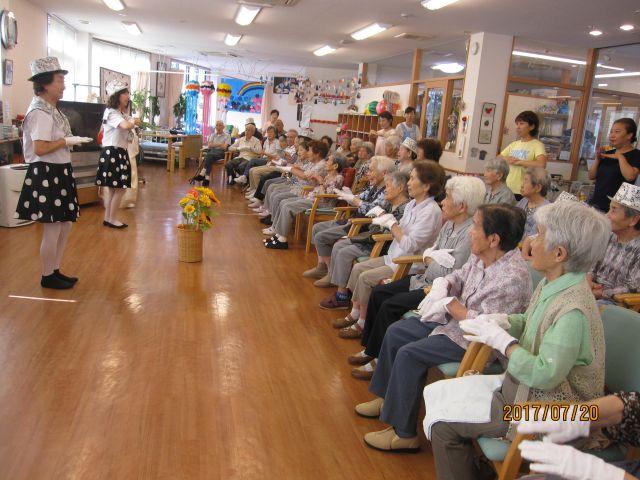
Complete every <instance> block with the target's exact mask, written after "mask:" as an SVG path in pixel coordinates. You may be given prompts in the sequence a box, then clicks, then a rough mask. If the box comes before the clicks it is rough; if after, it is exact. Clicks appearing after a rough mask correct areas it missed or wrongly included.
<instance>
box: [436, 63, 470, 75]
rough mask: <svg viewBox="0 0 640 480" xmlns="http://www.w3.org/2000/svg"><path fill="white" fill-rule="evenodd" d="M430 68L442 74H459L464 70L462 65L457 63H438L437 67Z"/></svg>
mask: <svg viewBox="0 0 640 480" xmlns="http://www.w3.org/2000/svg"><path fill="white" fill-rule="evenodd" d="M431 68H432V69H433V70H440V71H441V72H444V73H459V72H461V71H462V70H464V65H462V64H461V63H457V62H452V63H438V64H437V65H432V66H431Z"/></svg>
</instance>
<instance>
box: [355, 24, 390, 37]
mask: <svg viewBox="0 0 640 480" xmlns="http://www.w3.org/2000/svg"><path fill="white" fill-rule="evenodd" d="M390 26H391V25H387V24H385V23H372V24H371V25H369V26H367V27H364V28H361V29H360V30H358V31H357V32H353V33H352V34H351V38H353V39H354V40H364V39H365V38H369V37H373V36H374V35H377V34H378V33H380V32H384V31H385V30H386V29H387V28H389V27H390Z"/></svg>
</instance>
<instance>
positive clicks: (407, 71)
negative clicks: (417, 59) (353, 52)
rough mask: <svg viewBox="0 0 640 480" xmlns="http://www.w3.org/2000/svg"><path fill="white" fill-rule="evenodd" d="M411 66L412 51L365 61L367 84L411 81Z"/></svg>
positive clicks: (372, 85) (370, 85)
mask: <svg viewBox="0 0 640 480" xmlns="http://www.w3.org/2000/svg"><path fill="white" fill-rule="evenodd" d="M412 66H413V52H409V53H404V54H402V55H396V56H394V57H389V58H383V59H382V60H378V61H377V62H372V63H367V86H369V87H374V86H376V85H384V84H386V83H409V82H410V81H411V68H412Z"/></svg>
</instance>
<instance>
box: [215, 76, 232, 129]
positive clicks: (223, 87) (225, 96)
mask: <svg viewBox="0 0 640 480" xmlns="http://www.w3.org/2000/svg"><path fill="white" fill-rule="evenodd" d="M217 90H218V95H217V97H218V100H217V103H218V105H217V112H218V115H217V117H218V120H222V121H223V122H225V123H226V119H227V100H229V97H230V96H231V85H229V84H228V83H222V82H221V83H218V89H217Z"/></svg>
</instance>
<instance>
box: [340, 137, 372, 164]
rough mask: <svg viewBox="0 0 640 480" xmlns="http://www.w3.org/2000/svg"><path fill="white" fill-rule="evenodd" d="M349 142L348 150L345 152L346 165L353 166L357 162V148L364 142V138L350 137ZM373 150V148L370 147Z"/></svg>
mask: <svg viewBox="0 0 640 480" xmlns="http://www.w3.org/2000/svg"><path fill="white" fill-rule="evenodd" d="M350 140H351V144H350V145H349V152H347V158H346V160H347V167H354V166H355V165H356V163H358V150H360V147H361V146H362V144H363V143H364V140H362V139H361V138H358V137H354V138H351V139H350ZM372 152H373V149H372Z"/></svg>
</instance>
